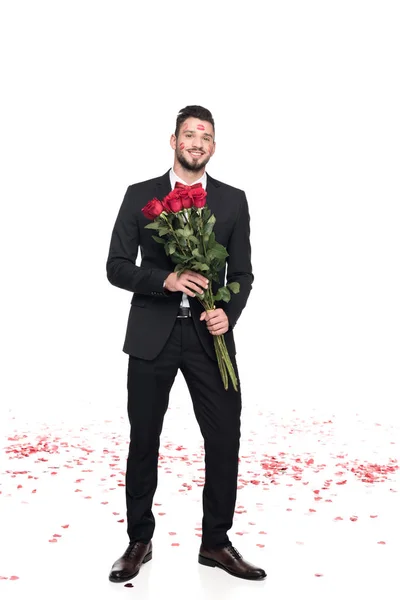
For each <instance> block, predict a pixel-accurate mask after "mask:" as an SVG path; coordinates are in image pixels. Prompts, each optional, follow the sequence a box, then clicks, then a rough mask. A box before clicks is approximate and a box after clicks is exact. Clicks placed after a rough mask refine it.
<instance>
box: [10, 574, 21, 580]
mask: <svg viewBox="0 0 400 600" xmlns="http://www.w3.org/2000/svg"><path fill="white" fill-rule="evenodd" d="M17 579H19V577H18V576H17V575H11V577H10V581H16V580H17Z"/></svg>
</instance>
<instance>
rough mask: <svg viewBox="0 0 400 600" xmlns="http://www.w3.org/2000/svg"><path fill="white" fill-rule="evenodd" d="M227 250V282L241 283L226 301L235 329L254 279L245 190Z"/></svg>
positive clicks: (225, 308)
mask: <svg viewBox="0 0 400 600" xmlns="http://www.w3.org/2000/svg"><path fill="white" fill-rule="evenodd" d="M227 251H228V253H229V256H228V258H227V273H226V283H227V284H228V283H232V282H233V281H237V282H238V283H240V291H239V293H238V294H233V293H231V299H230V301H229V302H228V303H226V304H225V303H224V304H225V306H224V310H225V312H226V314H227V316H228V319H229V329H233V328H234V327H235V325H236V323H237V321H238V319H239V317H240V315H241V313H242V310H243V309H244V307H245V306H246V303H247V300H248V297H249V295H250V291H251V288H252V284H253V281H254V275H253V269H252V265H251V244H250V214H249V207H248V203H247V198H246V195H245V193H244V192H243V199H242V202H241V205H240V208H239V211H238V215H237V218H236V222H235V225H234V228H233V231H232V233H231V236H230V238H229V242H228V245H227Z"/></svg>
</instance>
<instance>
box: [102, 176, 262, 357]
mask: <svg viewBox="0 0 400 600" xmlns="http://www.w3.org/2000/svg"><path fill="white" fill-rule="evenodd" d="M170 191H171V184H170V178H169V171H167V172H166V173H165V174H164V175H162V176H161V177H156V178H155V179H150V180H148V181H143V182H141V183H136V184H134V185H130V186H129V187H128V189H127V191H126V194H125V197H124V199H123V202H122V205H121V208H120V210H119V213H118V216H117V219H116V221H115V225H114V228H113V231H112V235H111V242H110V248H109V255H108V258H107V265H106V269H107V278H108V280H109V281H110V283H112V284H113V285H115V286H117V287H119V288H122V289H124V290H128V291H130V292H133V297H132V300H131V309H130V313H129V318H128V325H127V330H126V337H125V343H124V346H123V351H124V352H126V353H127V354H131V355H133V356H136V357H138V358H143V359H146V360H151V359H153V358H155V357H156V356H157V355H158V354H159V352H160V351H161V350H162V348H163V346H164V344H165V343H166V341H167V339H168V337H169V335H170V333H171V331H172V328H173V326H174V323H175V319H176V315H177V313H178V309H179V305H180V302H181V299H182V292H168V291H167V290H164V289H163V282H164V280H165V279H166V278H167V276H168V275H169V273H171V272H172V271H173V270H174V267H175V265H174V264H173V263H172V261H171V259H170V258H169V257H168V256H167V255H166V254H165V250H164V246H162V245H161V244H157V243H156V242H155V241H154V240H153V238H152V237H151V236H152V235H154V233H155V232H154V231H152V230H150V229H145V225H147V224H148V223H149V222H150V221H149V220H148V219H146V218H145V217H144V215H143V213H142V211H141V209H142V208H143V206H145V204H146V203H147V202H148V201H149V200H151V199H152V198H154V197H156V198H159V199H160V200H161V199H162V198H164V196H166V195H167V194H168V193H169V192H170ZM207 205H208V207H209V209H210V210H211V212H212V213H214V215H215V217H216V223H215V226H214V231H215V237H216V240H217V242H219V243H220V244H222V245H223V246H225V247H226V249H227V251H228V252H229V256H228V258H227V262H226V264H225V267H224V268H223V269H222V270H221V271H220V284H219V285H218V284H216V282H213V284H212V285H213V291H214V293H215V292H216V290H217V289H218V288H219V287H221V286H222V285H225V284H226V283H229V282H231V281H237V282H239V283H240V292H239V293H238V294H232V297H231V300H230V302H228V303H226V302H223V301H220V302H218V303H217V306H218V307H221V308H223V309H224V310H225V312H226V314H227V315H228V318H229V324H230V326H229V331H228V332H227V333H226V334H225V341H226V344H227V348H228V351H229V354H230V355H231V356H232V355H234V354H235V353H236V349H235V342H234V336H233V328H234V327H235V325H236V322H237V320H238V318H239V316H240V314H241V312H242V310H243V308H244V307H245V305H246V302H247V299H248V297H249V294H250V290H251V287H252V283H253V279H254V276H253V273H252V266H251V246H250V216H249V210H248V204H247V199H246V196H245V193H244V192H243V191H241V190H239V189H237V188H234V187H231V186H229V185H226V184H225V183H221V182H220V181H217V180H216V179H214V178H213V177H210V175H208V173H207ZM139 248H140V253H141V258H142V260H141V264H140V266H137V265H136V259H137V255H138V249H139ZM189 303H190V307H191V310H192V315H193V321H194V325H195V327H196V330H197V332H198V335H199V338H200V341H201V343H202V345H203V347H204V350H205V351H206V352H207V353H208V355H209V356H210V357H211V358H213V359H214V360H216V356H215V351H214V341H213V336H212V335H211V334H210V333H209V332H208V329H207V326H206V324H205V321H200V320H199V317H200V314H201V312H202V311H203V307H202V305H201V304H200V302H199V301H198V300H197V299H196V298H189Z"/></svg>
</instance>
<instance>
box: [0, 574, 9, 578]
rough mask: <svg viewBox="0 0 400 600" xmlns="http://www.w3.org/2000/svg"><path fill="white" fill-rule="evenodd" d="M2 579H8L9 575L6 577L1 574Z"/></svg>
mask: <svg viewBox="0 0 400 600" xmlns="http://www.w3.org/2000/svg"><path fill="white" fill-rule="evenodd" d="M0 579H8V577H4V576H3V575H0Z"/></svg>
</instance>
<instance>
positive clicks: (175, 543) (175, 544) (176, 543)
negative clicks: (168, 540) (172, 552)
mask: <svg viewBox="0 0 400 600" xmlns="http://www.w3.org/2000/svg"><path fill="white" fill-rule="evenodd" d="M171 546H180V544H179V543H178V542H173V543H172V544H171Z"/></svg>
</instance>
